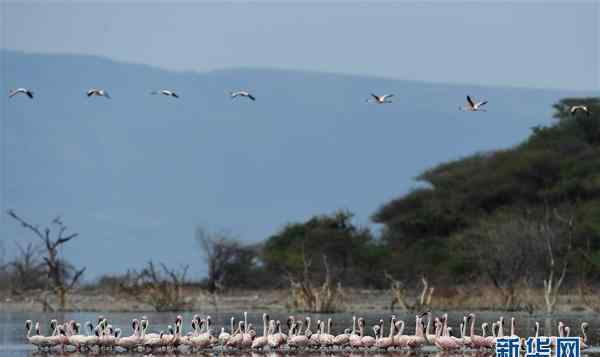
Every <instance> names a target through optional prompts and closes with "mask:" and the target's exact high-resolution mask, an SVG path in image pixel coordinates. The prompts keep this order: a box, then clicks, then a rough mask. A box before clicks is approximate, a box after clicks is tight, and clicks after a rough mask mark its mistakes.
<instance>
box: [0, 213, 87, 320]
mask: <svg viewBox="0 0 600 357" xmlns="http://www.w3.org/2000/svg"><path fill="white" fill-rule="evenodd" d="M8 215H9V216H10V217H12V218H14V219H15V220H16V221H18V222H19V223H20V224H21V225H22V226H23V227H24V228H26V229H28V230H30V231H31V232H33V233H34V235H35V236H36V237H38V238H39V239H40V240H41V241H42V242H43V244H44V248H45V250H46V255H45V256H44V262H45V263H46V273H47V274H48V278H49V280H50V284H51V289H52V291H53V292H54V294H56V296H57V298H58V303H59V308H60V309H61V310H64V309H65V308H66V307H67V294H68V293H69V292H70V291H71V290H72V289H73V288H74V287H75V284H77V282H78V281H79V279H80V278H81V276H82V275H83V272H84V271H85V268H83V269H80V270H76V269H74V268H73V267H72V266H71V265H70V264H69V263H67V262H66V261H65V260H64V259H60V257H59V248H60V247H61V246H62V245H63V244H65V243H67V242H68V241H70V240H71V239H73V238H75V237H77V236H78V235H79V234H78V233H71V234H68V235H65V234H66V231H67V227H66V226H65V225H64V224H63V222H62V221H61V219H60V217H56V218H54V219H53V220H52V223H51V224H52V225H53V226H54V227H55V229H56V230H57V232H56V233H55V234H52V229H51V228H50V226H47V227H46V228H44V229H43V230H40V228H39V227H38V226H34V225H32V224H30V223H28V222H27V221H26V220H25V219H23V218H21V217H20V216H18V215H17V214H16V213H15V212H14V211H13V210H9V211H8ZM53 236H54V237H53Z"/></svg>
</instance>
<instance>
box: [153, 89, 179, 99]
mask: <svg viewBox="0 0 600 357" xmlns="http://www.w3.org/2000/svg"><path fill="white" fill-rule="evenodd" d="M150 94H152V95H155V94H162V95H166V96H167V97H173V98H179V95H177V93H175V92H173V91H172V90H167V89H161V90H159V91H152V92H150Z"/></svg>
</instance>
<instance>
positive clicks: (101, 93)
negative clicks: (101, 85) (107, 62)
mask: <svg viewBox="0 0 600 357" xmlns="http://www.w3.org/2000/svg"><path fill="white" fill-rule="evenodd" d="M86 94H87V96H88V97H92V96H97V97H105V98H109V99H110V95H109V94H108V92H107V91H105V90H104V89H98V88H91V89H89V90H88V91H87V92H86Z"/></svg>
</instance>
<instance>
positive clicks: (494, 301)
mask: <svg viewBox="0 0 600 357" xmlns="http://www.w3.org/2000/svg"><path fill="white" fill-rule="evenodd" d="M44 295H46V296H45V298H44V299H45V301H47V303H48V305H49V306H50V307H51V308H53V309H54V311H58V310H57V309H56V308H55V307H56V306H57V300H56V297H54V296H52V295H51V294H49V293H43V292H39V291H38V292H32V293H29V294H27V295H7V294H2V295H0V313H9V312H43V311H44V304H42V303H41V302H40V298H39V297H40V296H44ZM182 295H183V297H184V302H185V305H186V307H185V308H182V309H178V310H175V311H207V310H215V309H216V310H219V311H248V312H263V311H271V312H288V311H298V309H294V308H293V307H292V305H291V295H290V293H289V290H287V289H275V290H231V291H226V292H223V293H218V294H214V295H213V294H209V293H207V292H206V291H204V290H202V289H198V288H185V289H184V291H183V294H182ZM528 296H529V298H530V300H529V301H527V302H523V303H522V306H520V307H521V308H513V309H509V311H514V312H525V313H527V312H529V313H532V314H545V313H546V310H545V305H544V299H543V295H539V294H533V295H532V294H531V292H529V294H528ZM391 299H392V295H391V292H390V291H389V290H376V289H345V290H344V301H343V302H342V303H341V304H339V305H338V306H337V309H336V310H335V311H332V312H331V313H335V312H348V311H361V312H389V311H391V310H390V304H391V301H392V300H391ZM500 299H501V296H500V294H498V293H496V294H494V293H493V292H490V291H486V290H485V289H482V290H480V294H479V295H477V296H470V297H469V298H465V297H464V296H463V295H461V294H458V295H456V296H451V297H441V296H440V297H438V296H434V297H433V299H432V301H431V304H430V305H429V306H424V307H421V310H422V309H434V310H444V311H475V310H476V311H499V310H500V311H502V310H507V309H506V308H504V306H502V305H501V303H500ZM586 300H587V299H586ZM531 301H535V302H536V305H531ZM527 303H529V304H530V305H526V304H527ZM598 306H600V304H599V305H596V304H594V305H593V306H590V305H588V304H586V302H585V301H582V299H581V298H580V297H579V296H576V295H560V296H559V297H558V302H557V304H556V309H555V313H575V314H579V313H581V314H594V315H600V311H599V310H598ZM411 310H419V309H408V310H404V309H401V308H400V307H399V306H398V305H396V306H395V308H394V311H411ZM46 311H52V309H48V310H46ZM64 311H65V312H92V311H106V312H155V311H157V310H156V309H155V308H154V307H153V306H152V305H150V304H148V303H144V302H140V301H138V300H136V299H133V298H131V297H130V296H126V295H123V294H118V293H112V294H111V293H109V292H101V291H97V290H89V289H82V290H78V291H76V292H74V293H73V294H71V295H69V296H68V307H67V309H65V310H64Z"/></svg>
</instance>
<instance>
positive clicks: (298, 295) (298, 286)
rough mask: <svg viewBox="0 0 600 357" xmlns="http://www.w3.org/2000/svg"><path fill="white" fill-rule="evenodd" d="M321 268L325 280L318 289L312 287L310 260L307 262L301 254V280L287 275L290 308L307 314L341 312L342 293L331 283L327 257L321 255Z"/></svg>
mask: <svg viewBox="0 0 600 357" xmlns="http://www.w3.org/2000/svg"><path fill="white" fill-rule="evenodd" d="M322 257H323V266H324V268H325V279H324V281H323V284H321V286H320V287H313V282H312V279H311V277H310V272H309V271H310V266H311V264H312V261H311V260H307V259H306V256H305V255H304V254H303V265H304V269H303V272H302V278H301V279H296V278H295V277H294V276H293V275H292V274H289V273H288V279H289V281H290V290H291V295H292V296H291V297H292V306H293V307H294V308H296V309H299V310H302V311H309V312H333V311H340V310H343V304H344V291H343V290H342V285H341V284H340V283H339V282H338V283H337V284H335V286H334V283H333V279H332V278H331V271H330V267H329V262H328V261H327V256H326V255H325V254H323V256H322Z"/></svg>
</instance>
